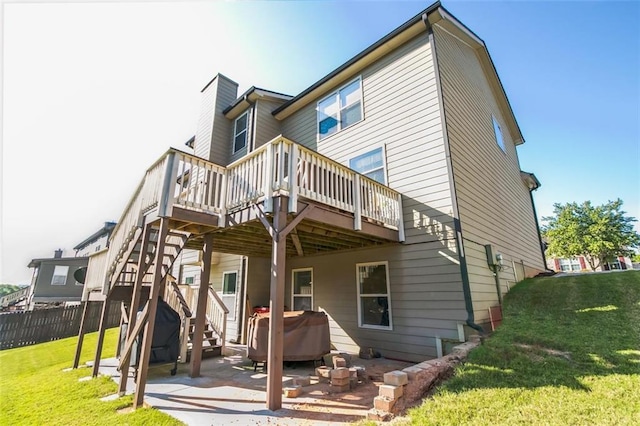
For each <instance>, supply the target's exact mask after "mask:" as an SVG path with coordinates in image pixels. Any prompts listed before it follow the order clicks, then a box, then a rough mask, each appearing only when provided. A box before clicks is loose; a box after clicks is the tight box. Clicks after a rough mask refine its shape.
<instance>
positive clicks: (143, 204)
mask: <svg viewBox="0 0 640 426" xmlns="http://www.w3.org/2000/svg"><path fill="white" fill-rule="evenodd" d="M174 151H175V150H174V149H169V150H168V151H167V152H166V153H165V154H164V155H162V157H160V158H159V159H158V160H157V161H156V162H154V163H153V164H152V165H151V167H149V168H148V169H147V171H146V172H145V174H144V176H143V177H142V179H141V180H140V183H139V184H138V186H137V188H136V190H135V191H134V193H133V195H132V196H131V198H130V199H129V202H128V203H127V205H126V207H125V209H124V210H123V212H122V215H121V216H120V219H119V220H118V222H117V223H116V226H115V227H114V228H113V231H111V236H110V237H109V257H108V260H107V265H108V269H107V272H106V275H105V291H108V289H107V288H106V287H108V283H109V280H110V275H111V274H112V273H113V271H114V270H115V268H116V265H117V264H118V262H119V261H120V260H121V258H122V255H123V254H124V253H125V252H126V250H127V246H128V244H129V242H130V240H131V238H132V237H133V235H134V233H135V230H136V229H137V228H139V227H141V226H142V217H143V215H144V213H145V212H147V211H149V210H151V209H153V208H155V207H156V206H157V205H158V203H159V201H160V198H161V196H162V194H161V190H162V188H163V186H162V185H161V183H162V182H163V181H164V180H165V176H166V175H167V173H168V172H169V171H168V170H166V169H167V165H168V164H169V163H170V161H169V160H170V159H172V157H173V156H174V155H175V154H174Z"/></svg>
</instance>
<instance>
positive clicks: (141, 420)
mask: <svg viewBox="0 0 640 426" xmlns="http://www.w3.org/2000/svg"><path fill="white" fill-rule="evenodd" d="M117 331H118V330H117V329H110V330H107V333H106V338H105V344H104V351H103V356H105V357H106V356H112V354H114V353H115V348H116V342H117ZM96 339H97V333H91V334H88V335H87V336H86V337H85V343H84V347H83V351H82V358H81V362H82V363H85V362H86V361H89V360H92V359H93V355H94V351H95V346H96ZM76 342H77V338H69V339H62V340H58V341H55V342H49V343H42V344H39V345H34V346H27V347H23V348H16V349H10V350H5V351H0V425H136V424H144V425H179V424H181V423H180V422H178V421H177V420H176V419H174V418H172V417H170V416H168V415H166V414H163V413H161V412H159V411H157V410H154V409H151V408H143V409H139V410H136V411H135V412H130V413H126V414H121V413H118V410H119V409H121V408H125V407H130V406H131V405H132V401H133V397H132V396H131V395H130V396H125V397H123V398H119V399H117V400H115V401H110V402H103V401H100V398H101V397H103V396H106V395H111V394H114V393H116V392H117V390H118V386H117V384H116V383H115V382H114V381H113V380H111V379H109V378H106V377H98V378H96V379H92V380H89V381H85V382H79V381H78V379H80V378H81V377H86V376H91V369H89V368H79V369H77V370H72V371H68V372H63V371H62V370H63V369H65V368H67V367H70V366H71V364H72V363H73V357H74V354H75V347H76Z"/></svg>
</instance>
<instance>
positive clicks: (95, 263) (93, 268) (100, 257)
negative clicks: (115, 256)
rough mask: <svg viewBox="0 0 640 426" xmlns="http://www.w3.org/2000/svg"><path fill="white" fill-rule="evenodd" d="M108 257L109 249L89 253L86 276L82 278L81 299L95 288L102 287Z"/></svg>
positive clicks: (87, 296) (86, 297) (85, 297)
mask: <svg viewBox="0 0 640 426" xmlns="http://www.w3.org/2000/svg"><path fill="white" fill-rule="evenodd" d="M108 259H109V251H108V250H107V249H102V250H100V251H98V252H95V253H93V254H91V255H89V263H88V264H87V276H86V277H85V279H84V289H83V292H82V301H86V300H87V299H88V298H89V293H90V292H91V291H92V290H95V289H102V288H103V286H104V279H105V276H106V273H107V261H108Z"/></svg>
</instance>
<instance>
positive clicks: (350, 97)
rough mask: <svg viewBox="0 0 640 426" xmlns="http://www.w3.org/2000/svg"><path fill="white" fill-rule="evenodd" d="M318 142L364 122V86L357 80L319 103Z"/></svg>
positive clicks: (317, 108) (317, 109)
mask: <svg viewBox="0 0 640 426" xmlns="http://www.w3.org/2000/svg"><path fill="white" fill-rule="evenodd" d="M316 111H317V118H318V140H320V139H324V138H326V137H327V136H330V135H332V134H334V133H337V132H339V131H340V130H343V129H346V128H347V127H349V126H351V125H352V124H355V123H357V122H359V121H361V120H362V84H361V79H360V77H358V78H357V79H356V80H354V81H352V82H351V83H349V84H347V85H346V86H343V87H341V88H340V89H338V90H337V91H335V92H333V93H332V94H330V95H329V96H327V97H326V98H324V99H322V100H321V101H320V102H318V106H317V107H316Z"/></svg>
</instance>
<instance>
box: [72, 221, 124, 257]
mask: <svg viewBox="0 0 640 426" xmlns="http://www.w3.org/2000/svg"><path fill="white" fill-rule="evenodd" d="M115 226H116V223H115V222H105V223H104V226H103V227H102V228H100V229H99V230H97V231H96V232H95V233H93V234H92V235H91V236H89V237H87V238H86V239H85V240H84V241H82V242H81V243H80V244H78V245H77V246H75V247H74V248H73V249H74V250H75V251H76V257H84V256H89V255H91V254H92V253H95V252H97V251H100V250H102V249H103V248H105V247H107V242H108V241H109V235H111V231H112V230H113V228H114V227H115Z"/></svg>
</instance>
